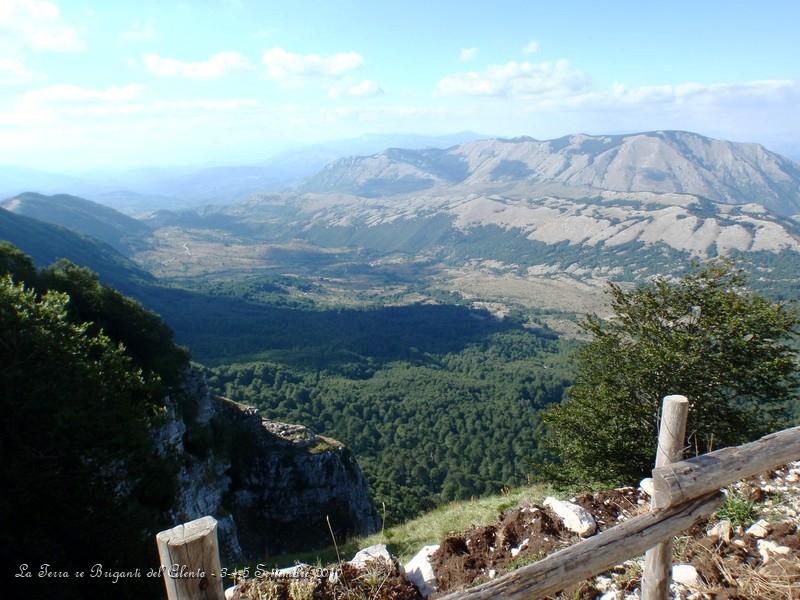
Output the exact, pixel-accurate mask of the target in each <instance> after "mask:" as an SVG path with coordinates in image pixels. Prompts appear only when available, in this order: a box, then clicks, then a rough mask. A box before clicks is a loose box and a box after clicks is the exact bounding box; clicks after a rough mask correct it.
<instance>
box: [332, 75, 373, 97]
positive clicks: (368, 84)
mask: <svg viewBox="0 0 800 600" xmlns="http://www.w3.org/2000/svg"><path fill="white" fill-rule="evenodd" d="M381 94H383V89H381V86H379V85H378V84H377V82H375V81H372V80H371V79H364V80H363V81H360V82H358V83H353V82H352V81H342V82H339V83H337V84H335V85H333V86H331V88H330V89H329V90H328V96H330V97H331V98H333V99H336V98H340V97H342V96H347V97H350V98H365V97H370V96H380V95H381Z"/></svg>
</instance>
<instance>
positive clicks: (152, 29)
mask: <svg viewBox="0 0 800 600" xmlns="http://www.w3.org/2000/svg"><path fill="white" fill-rule="evenodd" d="M156 37H158V32H157V31H156V26H155V24H154V23H153V20H152V19H147V20H146V21H144V22H141V23H134V24H133V25H131V28H130V29H128V30H127V31H122V32H120V34H119V39H120V40H122V41H123V42H148V41H150V40H154V39H155V38H156Z"/></svg>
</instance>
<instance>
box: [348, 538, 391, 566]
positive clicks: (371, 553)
mask: <svg viewBox="0 0 800 600" xmlns="http://www.w3.org/2000/svg"><path fill="white" fill-rule="evenodd" d="M377 558H382V559H384V560H387V561H389V562H391V561H392V555H391V554H389V550H388V549H387V548H386V544H375V545H373V546H368V547H366V548H364V549H363V550H359V551H358V552H356V555H355V556H354V557H353V559H352V560H351V561H350V564H351V565H353V566H354V567H358V568H363V567H364V566H365V565H366V564H367V563H368V562H369V561H371V560H375V559H377Z"/></svg>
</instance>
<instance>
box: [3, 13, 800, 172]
mask: <svg viewBox="0 0 800 600" xmlns="http://www.w3.org/2000/svg"><path fill="white" fill-rule="evenodd" d="M644 4H645V3H641V2H603V3H601V2H578V1H572V2H562V3H556V2H534V1H520V2H511V1H507V2H503V1H496V2H493V3H488V2H469V1H467V0H462V1H461V2H451V1H436V0H427V1H425V2H417V1H411V0H406V1H404V2H383V1H378V0H373V1H372V2H357V1H350V2H344V1H340V2H337V1H329V2H311V1H291V2H290V1H286V2H270V1H259V2H256V1H251V0H203V1H197V2H172V1H170V0H161V1H158V2H155V1H153V2H151V1H147V0H139V1H130V2H124V1H121V0H115V1H113V2H111V1H109V2H75V1H66V0H64V1H61V2H58V1H53V0H0V164H17V165H25V166H31V167H36V168H41V169H47V170H82V169H93V168H103V167H126V166H144V165H175V164H190V163H209V162H258V161H259V160H263V159H264V158H266V157H268V156H269V155H271V154H273V153H276V152H279V151H282V150H284V149H287V148H290V147H296V146H302V145H308V144H312V143H315V142H320V141H326V140H334V139H342V138H349V137H356V136H358V135H361V134H363V133H419V134H445V133H453V132H457V131H463V130H472V131H477V132H480V133H485V134H493V135H502V136H515V135H531V136H533V137H537V138H550V137H557V136H560V135H564V134H568V133H575V132H579V131H581V132H588V133H620V132H626V131H641V130H651V129H667V128H674V129H688V130H693V131H699V132H700V133H705V134H707V135H711V136H715V137H722V138H726V139H733V140H741V141H757V142H761V143H764V144H765V145H767V146H768V147H771V148H774V149H776V150H778V151H783V152H787V153H789V154H794V155H796V156H800V36H799V35H798V34H797V27H798V23H800V2H795V1H788V0H787V1H785V2H775V1H761V2H730V1H728V2H713V1H706V2H697V1H695V2H675V1H672V2H669V3H658V5H656V3H650V4H652V6H646V7H645V5H644Z"/></svg>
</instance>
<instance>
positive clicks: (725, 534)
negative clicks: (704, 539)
mask: <svg viewBox="0 0 800 600" xmlns="http://www.w3.org/2000/svg"><path fill="white" fill-rule="evenodd" d="M706 533H707V534H708V535H709V536H711V537H713V538H717V539H718V540H722V541H723V542H725V543H726V544H727V543H728V542H730V541H731V535H732V534H733V528H732V527H731V522H730V521H728V520H727V519H724V520H722V521H720V522H719V523H717V524H716V525H714V526H713V527H712V528H711V529H709V530H708V531H707V532H706Z"/></svg>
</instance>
